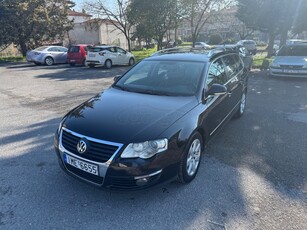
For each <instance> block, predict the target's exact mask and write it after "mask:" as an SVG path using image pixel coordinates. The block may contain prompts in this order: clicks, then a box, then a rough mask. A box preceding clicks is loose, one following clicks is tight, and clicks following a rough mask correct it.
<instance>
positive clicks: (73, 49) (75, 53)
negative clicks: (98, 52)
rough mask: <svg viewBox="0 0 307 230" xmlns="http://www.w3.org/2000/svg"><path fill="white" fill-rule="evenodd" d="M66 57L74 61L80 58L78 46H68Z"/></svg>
mask: <svg viewBox="0 0 307 230" xmlns="http://www.w3.org/2000/svg"><path fill="white" fill-rule="evenodd" d="M67 58H68V59H69V61H71V62H76V60H78V59H79V58H80V46H70V47H69V49H68V53H67Z"/></svg>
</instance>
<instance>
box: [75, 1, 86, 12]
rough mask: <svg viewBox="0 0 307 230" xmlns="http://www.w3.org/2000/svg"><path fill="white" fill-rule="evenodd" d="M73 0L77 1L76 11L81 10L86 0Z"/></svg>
mask: <svg viewBox="0 0 307 230" xmlns="http://www.w3.org/2000/svg"><path fill="white" fill-rule="evenodd" d="M73 1H74V2H75V3H76V6H75V7H74V9H75V10H76V11H81V10H82V5H83V2H84V0H73Z"/></svg>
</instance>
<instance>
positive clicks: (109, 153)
mask: <svg viewBox="0 0 307 230" xmlns="http://www.w3.org/2000/svg"><path fill="white" fill-rule="evenodd" d="M246 93H247V71H246V69H245V68H244V66H243V62H242V60H241V59H240V57H239V55H238V54H237V53H236V52H229V51H224V50H221V49H214V50H211V51H206V50H193V49H183V50H178V49H175V50H174V51H172V50H168V51H166V52H159V53H157V54H155V55H153V56H152V57H149V58H146V59H144V60H143V61H141V62H140V63H138V64H137V65H135V66H134V67H133V68H131V69H130V70H129V71H128V72H126V73H125V74H124V75H123V76H121V77H117V78H116V79H115V82H114V84H113V85H112V86H111V87H110V88H109V89H107V90H106V91H104V92H102V93H100V94H99V95H97V96H95V97H93V98H91V99H90V100H88V101H86V102H85V103H83V104H81V105H80V106H78V107H76V108H75V109H73V110H72V111H71V112H69V113H68V114H67V115H66V116H65V117H64V118H63V120H62V121H61V123H60V126H59V128H58V130H57V132H56V135H55V150H56V153H57V156H58V160H59V163H60V166H61V167H62V169H63V170H64V171H66V172H67V173H68V174H70V175H72V176H75V177H77V178H79V179H82V180H84V181H87V182H90V183H92V184H95V185H97V186H101V187H105V188H110V189H119V190H137V189H143V188H147V187H151V186H154V185H157V184H160V183H162V182H165V181H169V180H174V179H178V180H179V181H181V182H182V183H188V182H190V181H192V180H193V179H194V177H195V176H196V174H197V171H198V168H199V165H200V160H201V155H202V153H203V152H204V146H205V144H206V143H208V141H209V140H210V139H211V138H212V137H213V136H214V134H215V133H217V132H218V130H219V129H220V128H221V127H222V126H223V124H225V123H226V122H227V121H228V120H229V119H230V118H231V117H233V116H236V117H240V116H242V115H243V113H244V109H245V104H246Z"/></svg>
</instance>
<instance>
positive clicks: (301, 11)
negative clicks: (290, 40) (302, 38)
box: [292, 0, 307, 34]
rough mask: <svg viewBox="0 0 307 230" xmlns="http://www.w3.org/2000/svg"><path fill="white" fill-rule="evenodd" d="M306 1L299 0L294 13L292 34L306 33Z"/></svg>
mask: <svg viewBox="0 0 307 230" xmlns="http://www.w3.org/2000/svg"><path fill="white" fill-rule="evenodd" d="M306 12H307V1H305V0H299V1H298V3H297V5H296V9H295V13H294V19H293V28H292V32H293V33H294V34H299V33H301V32H303V31H307V23H306V21H307V14H306Z"/></svg>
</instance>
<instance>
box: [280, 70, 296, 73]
mask: <svg viewBox="0 0 307 230" xmlns="http://www.w3.org/2000/svg"><path fill="white" fill-rule="evenodd" d="M284 73H299V71H298V70H293V69H284Z"/></svg>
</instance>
